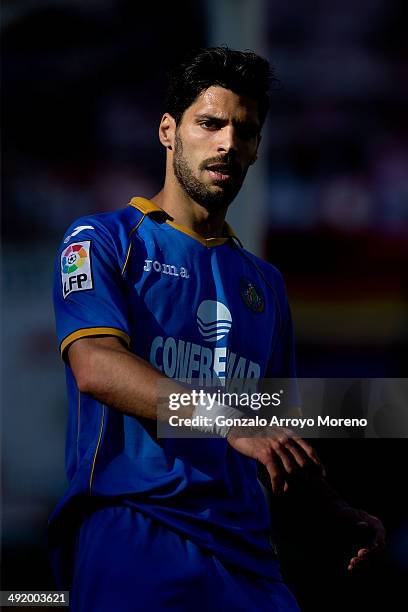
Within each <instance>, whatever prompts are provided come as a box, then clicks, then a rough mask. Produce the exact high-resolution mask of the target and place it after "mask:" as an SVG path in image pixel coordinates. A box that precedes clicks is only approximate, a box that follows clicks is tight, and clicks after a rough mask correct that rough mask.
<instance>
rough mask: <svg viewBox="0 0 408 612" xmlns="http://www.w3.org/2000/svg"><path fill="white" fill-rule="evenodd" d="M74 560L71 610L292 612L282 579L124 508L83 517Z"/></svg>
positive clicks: (291, 600)
mask: <svg viewBox="0 0 408 612" xmlns="http://www.w3.org/2000/svg"><path fill="white" fill-rule="evenodd" d="M74 559H75V561H74V573H73V580H72V586H71V591H70V601H71V605H70V610H72V611H73V612H139V611H140V612H147V611H149V612H209V611H211V612H217V611H219V612H221V611H222V612H230V611H231V612H232V611H233V612H241V611H242V612H248V610H253V611H254V612H263V611H267V610H268V611H269V612H299V607H298V606H297V603H296V601H295V598H294V596H293V595H292V594H291V592H290V591H289V590H288V588H287V587H286V586H285V584H284V583H283V582H280V581H275V580H269V579H267V578H264V577H257V576H255V575H252V574H251V575H249V574H248V573H246V572H243V571H240V570H239V569H236V568H235V567H234V568H232V567H231V566H226V565H225V564H223V563H221V561H220V560H219V559H217V557H215V556H214V555H211V554H209V553H208V552H205V551H203V550H202V549H201V548H200V547H198V546H197V545H196V544H194V543H193V542H192V541H190V540H187V539H186V538H185V537H183V536H181V535H179V534H177V533H175V532H173V531H171V530H169V529H168V528H167V527H166V526H164V525H162V524H160V523H159V522H157V521H155V520H154V519H151V518H150V517H147V516H145V515H143V514H141V513H140V512H139V511H138V510H136V509H134V508H130V507H126V506H113V507H105V508H102V509H99V510H96V511H95V512H93V513H92V514H90V515H89V516H88V517H87V518H86V519H85V520H84V521H83V523H82V525H81V527H80V529H79V531H78V534H77V540H76V548H75V555H74Z"/></svg>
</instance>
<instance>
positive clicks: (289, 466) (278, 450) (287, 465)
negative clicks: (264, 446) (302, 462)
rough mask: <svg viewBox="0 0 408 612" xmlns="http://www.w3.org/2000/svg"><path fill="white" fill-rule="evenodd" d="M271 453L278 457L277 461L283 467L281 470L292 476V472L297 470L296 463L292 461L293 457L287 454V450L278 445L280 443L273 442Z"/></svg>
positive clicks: (280, 444)
mask: <svg viewBox="0 0 408 612" xmlns="http://www.w3.org/2000/svg"><path fill="white" fill-rule="evenodd" d="M271 453H272V455H273V454H274V453H275V455H277V456H278V458H279V459H278V461H280V462H281V463H282V465H283V468H284V469H285V472H286V473H287V474H289V475H290V474H293V472H294V471H295V470H296V469H297V467H298V466H297V464H296V461H294V458H293V455H292V454H291V453H290V452H289V449H286V447H285V446H284V445H283V444H282V443H280V442H274V443H273V446H272V449H271Z"/></svg>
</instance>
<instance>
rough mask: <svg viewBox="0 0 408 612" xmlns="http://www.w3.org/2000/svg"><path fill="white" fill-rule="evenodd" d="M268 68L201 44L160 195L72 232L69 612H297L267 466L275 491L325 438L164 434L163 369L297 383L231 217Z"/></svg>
mask: <svg viewBox="0 0 408 612" xmlns="http://www.w3.org/2000/svg"><path fill="white" fill-rule="evenodd" d="M270 76H271V72H270V67H269V64H268V62H267V61H266V60H264V59H262V58H260V57H259V56H257V55H255V54H254V53H251V52H239V51H233V50H230V49H228V48H211V49H204V50H199V51H198V52H196V53H195V54H192V55H190V56H189V57H188V58H187V59H186V61H185V62H184V63H182V64H180V65H179V66H178V68H177V69H175V70H174V72H173V73H172V75H171V78H170V83H169V88H168V96H167V107H166V112H165V114H164V115H163V117H162V119H161V122H160V127H159V138H160V142H161V143H162V145H163V146H164V147H165V148H166V172H165V181H164V187H163V189H162V190H161V191H160V192H159V193H158V194H157V195H155V196H154V197H152V198H150V199H146V198H144V197H135V198H133V199H132V200H131V202H130V203H129V205H128V206H126V207H125V208H122V209H120V210H115V211H113V212H111V213H104V214H99V215H93V216H88V217H84V218H81V219H79V220H77V221H76V222H75V223H73V224H72V226H71V227H70V228H69V230H68V231H67V233H66V236H65V237H64V239H63V242H62V245H61V249H60V252H59V254H58V262H57V270H56V277H55V289H54V300H55V311H56V321H57V331H58V338H59V342H60V350H61V354H62V357H63V359H64V360H65V364H66V377H67V390H68V402H69V413H68V428H67V441H66V467H67V475H68V479H69V488H68V491H67V493H66V495H65V496H64V497H63V499H62V500H61V502H60V503H59V504H58V506H57V508H56V510H55V511H54V513H53V515H52V517H51V519H50V526H49V527H50V529H49V533H50V544H51V549H52V554H53V562H54V568H55V574H56V578H57V583H58V586H59V587H60V588H67V589H70V591H71V609H72V610H75V611H78V610H81V611H84V612H85V611H86V612H92V611H95V612H105V611H106V612H111V611H112V610H118V611H119V612H131V611H136V610H143V611H145V610H150V611H152V612H155V611H165V610H166V611H172V610H174V611H177V612H183V611H185V612H187V611H188V612H191V610H195V611H196V612H198V611H204V610H234V611H239V610H245V611H247V610H250V609H252V610H270V611H274V610H279V611H285V612H291V611H294V610H298V606H297V604H296V601H295V599H294V597H293V595H292V594H291V593H290V592H289V590H288V589H287V587H286V586H285V584H284V583H283V581H282V577H281V574H280V571H279V565H278V561H277V558H276V554H275V552H274V548H273V546H272V545H271V543H270V541H269V515H268V507H267V503H266V500H265V497H264V495H263V492H262V489H261V486H260V484H259V482H258V479H257V462H256V460H257V461H258V462H260V463H261V464H263V465H264V466H265V467H266V469H267V471H268V474H269V476H270V480H271V487H272V490H273V493H274V494H279V493H280V492H283V491H285V490H286V489H287V487H288V483H289V486H290V478H291V475H292V474H293V473H294V472H296V471H298V472H301V473H304V472H312V471H313V470H312V468H313V467H315V468H316V470H319V468H320V464H319V460H318V458H317V457H316V455H315V453H314V451H313V449H312V448H311V447H310V446H309V445H308V444H307V443H306V442H305V441H303V440H302V439H300V438H297V437H292V436H290V435H288V433H287V432H285V431H284V430H282V431H280V430H276V436H275V437H273V436H268V437H261V436H260V437H245V436H243V435H239V430H238V433H237V430H234V431H233V430H230V429H229V428H228V427H222V426H218V427H214V428H213V429H212V430H211V431H212V433H214V434H216V435H215V436H210V437H208V436H207V437H202V438H196V437H194V438H191V439H189V438H182V439H180V438H175V437H174V438H170V437H164V438H161V437H158V436H157V430H156V426H157V404H158V395H159V384H160V383H162V382H163V381H165V380H169V379H179V380H191V379H195V378H196V379H198V380H201V381H205V380H212V379H213V378H216V379H220V380H222V379H225V378H242V379H245V378H248V379H251V378H263V377H280V378H290V377H294V376H295V365H294V352H293V334H292V324H291V317H290V311H289V306H288V302H287V298H286V294H285V289H284V284H283V281H282V278H281V275H280V273H279V272H278V271H277V270H276V268H274V267H273V266H272V265H270V264H268V263H266V262H264V261H262V260H261V259H259V258H258V257H256V256H254V255H252V254H251V253H249V252H247V251H246V250H245V249H244V248H243V247H242V246H241V244H240V242H239V239H238V238H237V237H236V236H235V235H234V233H233V231H232V229H231V228H230V227H229V225H228V224H227V223H226V222H225V216H226V213H227V209H228V206H229V205H230V203H231V202H232V201H233V199H234V197H235V196H236V194H237V193H238V191H239V189H240V187H241V185H242V183H243V181H244V178H245V175H246V173H247V171H248V169H249V167H250V166H251V164H253V163H254V162H255V160H256V156H257V151H258V145H259V142H260V137H261V136H260V134H261V129H262V125H263V122H264V120H265V116H266V114H267V111H268V106H269V97H268V87H269V83H270ZM174 384H176V383H174ZM183 411H184V412H183ZM183 411H182V412H181V413H180V414H184V415H185V416H190V417H191V416H197V415H198V416H200V408H199V407H197V406H192V405H191V406H185V407H184V408H183ZM197 429H198V430H199V429H200V427H197ZM203 430H204V431H205V428H203ZM315 480H318V481H321V483H322V488H324V478H323V477H322V476H321V475H318V474H316V476H315ZM314 488H315V489H317V487H316V486H315V487H314ZM322 497H324V495H323V496H322ZM329 497H330V496H328V497H327V499H328V498H329ZM330 503H332V500H331V498H330ZM336 504H337V500H336V502H333V506H334V505H336ZM328 505H330V504H328ZM336 507H337V508H338V507H339V506H338V504H337V506H336ZM357 518H358V520H360V521H361V519H362V515H361V513H360V514H358V516H357V515H356V520H357ZM363 518H364V520H366V521H367V523H369V524H370V526H371V527H372V529H373V532H374V536H373V538H372V540H371V543H370V545H369V546H368V547H367V548H364V549H361V550H360V552H359V553H358V555H357V556H356V557H355V558H353V560H352V561H351V565H350V568H351V567H352V566H354V565H356V564H359V563H360V562H361V560H362V559H363V558H365V557H366V556H367V555H368V554H369V552H370V550H371V549H373V548H375V547H376V546H378V544H379V542H380V540H381V538H382V535H383V534H382V526H381V524H380V523H379V521H378V520H377V519H375V518H373V517H370V516H369V515H365V514H364V515H363Z"/></svg>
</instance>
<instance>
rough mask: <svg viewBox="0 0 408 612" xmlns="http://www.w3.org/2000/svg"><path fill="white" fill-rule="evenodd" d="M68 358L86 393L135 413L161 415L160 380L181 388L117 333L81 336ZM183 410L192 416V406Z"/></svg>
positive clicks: (152, 416)
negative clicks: (118, 336) (142, 357)
mask: <svg viewBox="0 0 408 612" xmlns="http://www.w3.org/2000/svg"><path fill="white" fill-rule="evenodd" d="M68 359H69V364H70V366H71V368H72V371H73V373H74V376H75V380H76V382H77V385H78V388H79V390H80V391H81V392H82V393H89V394H90V395H92V396H93V397H95V398H96V399H97V400H99V401H100V402H103V403H104V404H107V405H109V406H113V407H115V408H116V409H117V410H120V411H121V412H124V413H126V414H129V415H131V416H139V417H145V418H148V419H157V406H158V401H159V397H158V391H159V389H158V387H159V383H160V381H164V380H166V381H168V385H171V386H172V385H173V384H174V391H175V392H177V391H178V392H180V390H181V388H180V386H179V385H177V383H172V381H170V379H168V378H167V377H166V376H164V375H163V374H162V373H161V372H159V371H158V370H156V369H155V368H153V367H152V366H151V365H150V364H149V363H148V362H147V361H145V360H144V359H141V358H140V357H138V356H137V355H134V354H133V353H131V352H130V351H128V350H127V349H126V348H125V346H124V345H123V344H122V343H121V341H120V340H119V339H118V338H116V337H113V336H108V337H100V338H98V337H96V338H81V339H80V340H77V341H76V342H74V343H73V344H71V346H70V347H69V349H68ZM166 388H167V387H166ZM182 390H183V391H184V392H185V389H182ZM183 411H184V413H183ZM179 413H180V414H182V416H185V417H190V416H191V414H192V407H184V408H181V409H180V410H179Z"/></svg>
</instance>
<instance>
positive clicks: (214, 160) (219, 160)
mask: <svg viewBox="0 0 408 612" xmlns="http://www.w3.org/2000/svg"><path fill="white" fill-rule="evenodd" d="M213 166H214V169H215V168H217V170H225V171H227V172H229V173H230V174H240V172H241V167H240V165H239V164H238V163H237V162H236V161H234V160H233V159H231V158H230V157H228V155H224V156H223V157H220V156H219V157H210V158H209V159H206V160H205V161H203V162H202V163H201V164H200V170H208V169H209V168H210V167H211V169H213V168H212V167H213Z"/></svg>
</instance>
